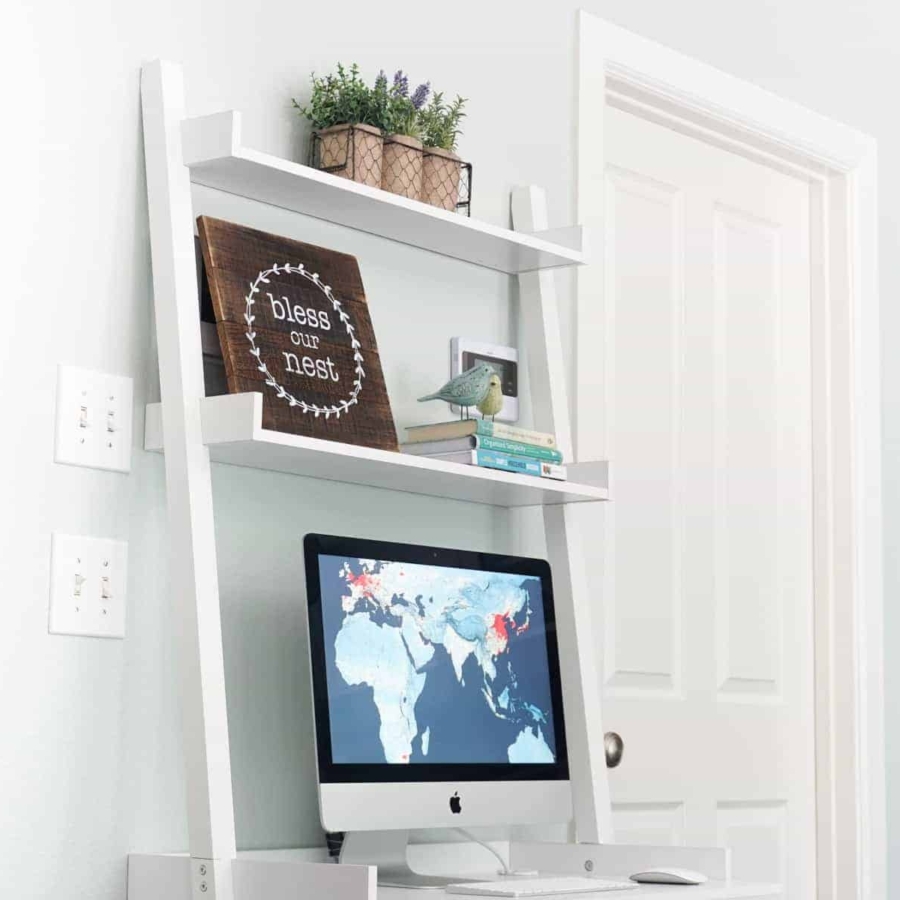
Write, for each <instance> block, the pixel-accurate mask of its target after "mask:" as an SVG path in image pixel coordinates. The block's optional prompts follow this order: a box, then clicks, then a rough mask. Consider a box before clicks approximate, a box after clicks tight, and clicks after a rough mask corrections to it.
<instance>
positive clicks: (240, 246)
mask: <svg viewBox="0 0 900 900" xmlns="http://www.w3.org/2000/svg"><path fill="white" fill-rule="evenodd" d="M198 223H199V232H200V243H201V246H202V248H203V260H204V262H205V264H206V273H207V280H208V282H209V290H210V294H211V296H212V302H213V309H214V310H215V314H216V324H217V329H218V332H219V340H220V341H221V343H222V356H223V358H224V360H225V375H226V377H227V379H228V390H229V391H231V392H232V393H241V392H245V391H257V392H259V393H261V394H262V395H263V427H264V428H268V429H271V430H274V431H287V432H290V433H292V434H303V435H307V436H309V437H317V438H325V439H326V440H331V441H343V442H345V443H350V444H362V445H364V446H367V447H378V448H381V449H384V450H397V433H396V430H395V428H394V417H393V415H392V413H391V406H390V402H389V400H388V395H387V389H386V387H385V384H384V375H383V374H382V371H381V360H380V358H379V355H378V344H377V342H376V340H375V331H374V329H373V328H372V320H371V319H370V317H369V305H368V303H367V301H366V295H365V292H364V290H363V284H362V278H361V276H360V273H359V265H358V263H357V261H356V258H355V257H353V256H348V255H347V254H344V253H336V252H335V251H333V250H325V249H323V248H322V247H314V246H312V245H311V244H301V243H299V242H298V241H292V240H289V239H288V238H283V237H278V236H276V235H272V234H266V233H265V232H262V231H255V230H253V229H251V228H244V227H243V226H240V225H235V224H233V223H231V222H223V221H222V220H220V219H211V218H209V217H207V216H201V217H200V218H199V219H198Z"/></svg>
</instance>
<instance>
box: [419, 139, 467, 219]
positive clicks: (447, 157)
mask: <svg viewBox="0 0 900 900" xmlns="http://www.w3.org/2000/svg"><path fill="white" fill-rule="evenodd" d="M471 198H472V164H471V163H467V162H463V161H462V160H461V159H460V158H459V157H458V156H457V155H456V154H455V153H451V152H450V151H449V150H441V149H440V148H438V147H426V148H425V151H424V155H423V160H422V193H421V194H420V195H419V199H420V200H422V201H423V202H424V203H428V204H430V205H431V206H437V207H438V208H439V209H447V210H451V211H455V212H459V213H462V214H463V215H466V216H468V215H471Z"/></svg>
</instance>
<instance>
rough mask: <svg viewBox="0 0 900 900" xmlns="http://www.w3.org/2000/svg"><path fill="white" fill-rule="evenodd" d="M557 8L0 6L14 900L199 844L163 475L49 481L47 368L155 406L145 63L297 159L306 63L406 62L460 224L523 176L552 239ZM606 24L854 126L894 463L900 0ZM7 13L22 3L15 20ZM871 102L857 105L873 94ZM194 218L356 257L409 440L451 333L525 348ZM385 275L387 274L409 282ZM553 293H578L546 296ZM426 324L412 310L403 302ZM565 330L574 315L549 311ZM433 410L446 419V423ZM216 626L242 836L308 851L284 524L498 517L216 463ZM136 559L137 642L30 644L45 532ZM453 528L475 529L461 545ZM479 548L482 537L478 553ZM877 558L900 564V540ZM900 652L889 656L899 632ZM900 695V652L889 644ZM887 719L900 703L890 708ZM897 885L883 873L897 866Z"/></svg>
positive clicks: (502, 208) (496, 206)
mask: <svg viewBox="0 0 900 900" xmlns="http://www.w3.org/2000/svg"><path fill="white" fill-rule="evenodd" d="M577 5H578V4H577V3H576V2H574V0H555V2H538V0H504V2H484V0H480V2H473V0H455V2H453V3H449V4H448V3H446V2H441V3H429V2H428V0H417V2H413V0H392V2H384V3H363V2H361V0H344V2H342V3H333V4H326V3H297V2H288V0H257V2H255V3H239V2H235V0H218V2H215V3H213V2H205V0H154V2H152V3H150V2H144V3H140V4H138V3H135V2H130V0H124V2H123V0H118V2H117V0H82V2H81V3H77V4H73V3H63V2H49V0H43V2H41V0H35V2H28V0H12V4H11V5H10V3H9V0H8V2H7V3H6V4H5V5H4V12H3V28H2V33H0V59H2V60H3V62H2V63H0V85H2V86H0V100H2V105H0V114H2V115H3V122H4V127H3V135H2V139H0V146H2V150H0V159H2V161H3V162H4V165H3V166H2V168H0V172H2V173H3V178H2V181H0V211H2V213H0V222H2V224H0V228H2V232H0V237H2V243H0V246H2V247H3V250H4V252H3V257H2V258H3V262H4V278H3V281H2V285H3V288H4V290H3V301H4V307H3V313H4V315H3V317H2V319H0V417H2V418H0V423H2V424H0V434H2V436H3V440H2V442H0V462H2V470H0V471H2V477H0V548H2V549H0V588H2V597H3V609H4V610H5V611H6V614H7V619H5V620H3V621H2V624H0V722H2V728H3V731H2V733H0V884H2V885H3V888H2V893H3V894H4V895H8V896H15V897H23V898H26V897H27V898H45V897H46V898H49V897H51V896H52V897H65V898H67V900H69V898H72V900H76V898H90V900H120V898H122V897H123V896H124V867H125V854H126V853H127V852H128V851H129V850H160V849H162V850H165V849H181V848H183V847H184V845H185V842H186V830H185V823H184V820H183V805H182V801H183V782H182V775H181V768H180V759H179V750H178V744H177V733H176V722H177V716H176V704H177V691H178V685H177V679H176V677H175V674H174V672H173V670H172V659H171V648H170V642H169V640H168V637H167V635H166V633H165V628H166V618H167V614H168V613H167V610H168V602H169V600H168V597H167V596H166V592H165V585H166V580H165V524H164V486H163V477H162V463H161V460H160V459H159V458H156V457H153V456H151V455H148V454H145V453H143V451H140V450H136V452H135V458H134V470H133V472H132V474H131V475H130V476H128V477H125V476H119V475H113V474H103V473H93V472H89V471H87V470H80V469H69V468H65V467H59V466H54V465H53V463H52V438H53V392H54V378H55V366H56V364H57V363H58V362H69V363H78V364H81V365H85V366H89V367H95V368H98V369H103V370H109V371H115V372H122V373H126V374H130V375H133V376H134V377H135V379H136V386H137V392H136V400H137V401H138V403H139V404H141V403H142V402H143V401H144V400H145V399H146V398H147V397H148V396H153V394H154V392H155V379H154V375H153V367H154V361H153V359H152V357H151V352H150V333H151V332H150V326H151V317H152V313H151V294H150V262H149V249H148V240H147V225H146V200H145V196H144V174H143V164H142V156H141V154H142V143H141V133H140V103H139V92H138V74H139V67H140V65H141V63H142V62H143V61H145V60H148V59H151V58H153V57H156V56H164V57H168V58H171V59H175V60H180V61H182V62H183V63H184V65H185V79H186V85H187V94H188V97H187V100H188V111H189V112H190V113H193V114H199V113H205V112H211V111H215V110H217V109H221V108H238V109H242V110H243V111H244V123H245V125H244V127H245V135H246V139H247V141H248V143H250V144H251V145H252V146H255V147H258V148H260V149H263V150H268V151H271V152H275V153H278V154H283V155H287V154H294V155H298V154H299V153H300V152H301V144H300V142H299V135H300V130H299V128H298V125H297V121H296V119H295V117H294V115H293V114H292V112H291V109H290V102H289V98H290V97H291V96H292V94H296V93H297V92H303V91H304V90H305V89H306V86H307V75H308V72H309V70H310V69H312V68H316V69H319V70H322V69H325V68H327V67H330V66H331V65H332V64H333V63H334V62H335V61H336V60H338V59H342V60H344V61H346V62H349V61H353V60H356V61H358V62H359V63H360V65H361V66H362V68H363V70H364V72H365V73H366V74H367V75H368V76H372V75H374V73H375V72H376V71H377V69H379V68H381V67H384V68H385V69H387V70H391V69H393V68H395V67H397V66H403V67H404V68H406V69H407V70H409V71H410V72H411V74H412V76H413V78H430V79H431V80H432V81H433V83H434V84H436V85H437V86H439V87H443V88H445V89H446V90H448V91H450V92H455V91H459V92H461V93H463V94H464V95H465V96H467V97H470V98H471V104H470V116H469V118H468V120H467V123H466V137H465V139H464V142H463V145H462V146H463V151H464V153H465V154H466V155H467V156H468V157H470V158H472V159H473V160H475V162H476V181H475V185H476V194H475V197H476V200H475V214H476V215H477V216H479V217H482V218H485V219H489V220H492V221H495V222H500V223H505V222H506V221H507V196H508V189H509V188H510V187H511V186H512V185H514V184H516V183H521V182H539V183H542V184H543V185H545V186H546V187H547V188H548V189H549V191H550V212H551V219H552V222H553V223H554V224H563V223H566V222H567V221H568V220H569V218H570V211H571V209H572V199H573V198H572V184H573V179H572V159H571V157H572V149H573V143H572V129H573V117H572V100H573V85H574V61H573V46H574V36H575V25H574V12H573V11H574V9H575V7H576V6H577ZM584 5H585V6H587V7H589V8H590V9H591V10H592V11H594V12H596V13H598V14H600V15H603V16H605V17H607V18H609V19H612V20H613V21H616V22H617V23H619V24H622V25H625V26H626V27H629V28H632V29H633V30H635V31H638V32H641V33H643V34H645V35H647V36H649V37H652V38H655V39H658V40H660V41H663V42H664V43H667V44H669V45H671V46H673V47H675V48H676V49H678V50H681V51H683V52H686V53H689V54H692V55H695V56H697V57H699V58H701V59H703V60H705V61H707V62H710V63H712V64H714V65H717V66H719V67H720V68H723V69H725V70H727V71H730V72H732V73H734V74H736V75H738V76H741V77H744V78H747V79H750V80H753V81H755V82H757V83H759V84H762V85H763V86H765V87H768V88H770V89H772V90H773V91H776V92H779V93H782V94H784V95H786V96H789V97H791V98H793V99H795V100H798V101H800V102H802V103H805V104H807V105H809V106H811V107H813V108H815V109H817V110H819V111H821V112H824V113H826V114H828V115H831V116H833V117H835V118H837V119H841V120H843V121H846V122H848V123H850V124H853V125H856V126H858V127H860V128H862V129H864V130H867V131H869V132H871V133H872V134H874V135H875V136H876V137H877V138H878V139H879V141H880V151H881V159H882V168H881V185H882V189H883V205H882V216H881V218H882V250H883V260H884V263H883V298H884V301H883V306H884V309H883V315H882V322H883V328H884V347H885V362H884V368H885V379H884V384H885V395H884V409H885V451H886V452H885V459H886V461H891V460H892V459H893V458H894V457H895V456H896V454H897V451H898V449H900V355H898V354H897V353H895V352H892V351H893V345H894V343H895V342H896V339H897V337H898V336H900V309H898V306H897V304H896V303H895V302H894V298H895V297H896V296H897V292H898V287H900V283H898V276H897V267H896V262H895V259H896V249H895V248H896V246H897V242H898V237H900V214H898V213H897V212H896V211H895V207H896V204H897V202H898V200H900V172H898V167H897V166H896V164H895V163H894V160H895V159H897V157H898V156H900V123H898V117H897V114H896V112H895V110H894V106H895V102H894V96H893V94H894V92H893V90H892V89H891V87H890V86H891V85H893V84H896V83H898V82H900V56H898V55H897V53H896V49H895V47H896V33H897V30H898V26H900V12H898V11H897V9H896V6H895V5H894V4H891V3H889V2H887V0H877V2H876V0H868V2H864V3H859V2H855V3H850V2H849V0H845V2H844V3H834V2H831V0H815V2H814V0H779V2H774V0H762V2H761V0H752V2H749V0H741V2H737V0H731V2H727V3H722V2H720V0H683V2H681V3H677V4H674V3H664V2H661V0H656V2H653V0H606V2H604V0H586V2H585V3H584ZM10 6H11V8H10ZM864 92H871V95H867V94H866V93H864ZM197 199H198V203H199V204H200V205H201V207H202V209H203V210H204V211H206V212H211V213H217V212H218V213H219V214H222V215H226V216H230V217H232V218H236V219H239V220H242V221H246V222H248V223H249V224H254V225H260V226H262V227H269V228H271V229H273V230H281V231H283V232H284V233H289V234H295V235H296V236H297V237H300V238H305V239H310V240H314V241H319V242H321V243H326V244H328V245H330V246H335V247H337V248H339V249H345V250H349V251H351V252H354V253H356V254H357V255H358V256H359V258H360V263H361V266H362V270H363V276H364V279H365V282H366V286H367V292H368V295H369V299H370V302H371V305H372V309H373V317H374V320H375V325H376V328H377V331H378V335H379V340H380V344H381V350H382V356H383V359H384V362H385V369H386V377H387V381H388V387H389V389H390V391H391V393H392V397H393V401H394V407H395V414H396V417H397V419H398V422H399V423H401V424H403V423H406V422H409V421H411V420H412V419H413V418H415V416H417V415H420V414H421V413H420V411H418V410H415V409H414V408H413V405H412V403H411V398H412V397H414V396H416V393H417V390H418V388H419V387H421V386H422V385H423V384H428V383H431V382H436V381H438V380H439V379H440V377H441V376H442V375H443V374H444V368H445V365H446V363H445V360H446V341H447V339H448V338H449V337H450V335H451V334H456V333H463V334H466V333H469V334H474V335H479V336H487V337H497V338H506V337H508V336H509V335H510V334H511V333H513V331H512V329H513V324H512V322H511V312H510V309H509V299H510V286H509V284H508V283H507V282H506V281H505V280H504V279H500V278H497V277H495V276H491V275H489V274H485V273H483V272H478V271H476V270H470V269H467V268H466V267H462V266H457V267H453V266H451V265H450V264H449V263H446V262H443V261H440V260H438V259H437V258H435V257H430V256H427V255H423V254H419V253H416V252H414V251H410V250H404V249H401V248H392V247H390V246H388V245H385V244H383V243H381V242H379V241H377V240H376V239H373V238H367V237H364V236H360V235H352V234H348V233H345V232H341V231H339V230H337V229H332V228H330V227H329V226H325V225H322V224H320V223H313V222H308V221H303V220H298V219H296V218H291V217H288V216H285V215H282V214H278V213H273V212H271V211H265V210H262V209H260V208H258V207H257V208H251V206H250V205H248V204H240V203H237V202H236V201H232V200H223V198H221V197H216V196H215V195H213V194H212V192H205V191H198V194H197ZM398 272H402V273H403V277H402V278H400V277H398V274H397V273H398ZM561 282H562V285H563V287H564V288H565V287H566V286H567V284H568V282H567V281H566V279H565V278H562V279H561ZM413 305H414V306H415V309H416V311H417V312H416V315H415V316H414V317H410V316H409V315H408V313H407V311H408V309H409V308H410V307H411V306H413ZM566 320H567V321H568V313H567V314H566ZM437 413H438V411H437V410H434V411H433V414H435V415H437ZM885 476H886V477H885V487H886V492H887V494H886V507H885V523H886V533H887V535H888V538H887V554H886V559H887V564H888V571H887V597H888V603H887V610H886V613H887V625H886V630H887V639H888V640H890V637H891V636H893V637H894V639H895V640H896V638H897V637H900V613H898V612H897V611H896V609H895V607H894V605H893V604H892V603H891V602H890V600H891V599H892V598H893V597H894V596H896V594H897V591H898V588H900V569H898V564H897V559H896V557H897V553H896V548H895V544H894V542H893V535H895V534H897V533H898V528H900V473H896V472H895V471H894V469H893V468H892V467H891V466H890V465H888V466H887V471H886V473H885ZM215 491H216V504H217V509H218V512H219V514H220V515H219V523H220V524H219V529H220V532H219V540H220V547H221V549H222V556H221V567H222V579H221V582H222V586H223V621H224V627H225V650H226V659H227V665H228V687H229V691H230V697H229V703H230V706H231V711H232V713H233V714H234V715H233V719H234V724H233V727H232V746H233V756H234V778H235V797H236V815H237V825H238V831H239V835H238V836H239V841H240V843H241V845H243V846H263V845H268V846H278V845H291V844H297V843H306V844H310V843H315V842H316V841H317V840H318V839H319V835H318V830H317V826H316V821H315V804H314V798H313V794H312V791H311V786H310V781H309V779H310V778H311V776H312V771H311V747H310V734H309V710H308V708H307V701H306V683H305V675H304V661H303V660H302V659H301V658H300V657H299V656H298V655H297V654H296V653H295V647H296V646H297V645H301V646H302V637H303V636H302V633H301V630H300V629H301V626H300V614H299V605H300V603H301V602H302V596H301V591H300V587H299V584H298V581H299V567H298V563H297V560H298V550H299V536H301V535H302V534H303V533H304V531H306V530H308V529H309V528H310V527H316V528H320V529H333V530H337V531H351V532H357V533H364V532H371V531H373V530H376V529H377V530H378V532H379V533H381V534H386V535H387V536H389V537H396V538H404V537H405V538H414V539H418V540H433V541H435V542H447V543H465V544H471V545H477V544H482V545H484V544H490V542H492V541H493V540H497V541H500V542H502V540H503V534H502V532H503V520H502V519H501V518H500V517H499V516H497V515H496V514H494V513H491V512H489V511H487V510H480V509H472V508H470V507H468V506H466V505H460V504H454V503H449V502H448V503H445V504H441V505H440V507H439V508H438V515H437V516H435V515H434V512H435V509H436V507H435V505H433V504H432V503H431V502H429V501H426V500H423V499H421V498H413V497H407V498H400V499H398V498H395V497H390V498H388V497H385V496H383V495H381V494H379V493H378V492H374V491H353V490H351V489H349V488H339V487H333V486H323V485H319V484H315V483H310V482H307V481H305V480H302V479H291V478H288V477H281V476H275V475H269V474H263V473H256V472H250V471H240V470H227V469H217V471H216V474H215ZM55 530H59V531H72V532H75V533H86V534H92V533H93V534H98V535H109V536H114V537H121V538H126V539H128V540H129V542H130V553H131V555H130V561H131V571H130V585H129V588H130V597H129V604H128V606H129V609H128V615H129V623H128V638H127V640H126V641H125V642H124V643H118V642H102V641H92V640H79V639H71V638H59V637H51V636H48V635H47V633H46V615H47V608H46V607H47V580H48V577H47V561H48V558H49V538H50V534H51V532H53V531H55ZM461 535H464V537H461ZM495 535H496V537H495ZM892 551H894V552H892ZM888 646H889V647H890V646H891V644H888ZM887 663H888V666H889V671H888V676H889V679H890V683H889V687H888V690H889V697H892V696H894V694H895V693H896V691H898V690H900V659H898V655H897V654H890V653H889V654H888V655H887ZM895 707H896V705H895ZM888 716H889V718H888V754H889V760H890V765H891V768H890V771H889V790H890V797H889V806H890V808H891V811H892V825H893V828H892V831H891V838H892V849H893V853H892V855H893V856H894V857H895V858H898V859H900V717H898V716H897V715H896V713H892V712H891V710H890V709H889V711H888ZM892 875H893V883H894V885H895V888H894V891H895V892H897V891H900V864H895V870H894V872H893V873H892Z"/></svg>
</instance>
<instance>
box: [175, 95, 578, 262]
mask: <svg viewBox="0 0 900 900" xmlns="http://www.w3.org/2000/svg"><path fill="white" fill-rule="evenodd" d="M240 122H241V120H240V114H239V113H237V112H234V111H229V112H222V113H216V114H214V115H211V116H202V117H200V118H195V119H186V120H185V121H184V122H183V123H182V129H181V132H182V157H183V159H184V163H185V165H186V166H188V168H189V169H190V173H191V181H192V182H193V183H194V184H202V185H205V186H206V187H211V188H216V189H217V190H220V191H225V192H227V193H229V194H235V195H237V196H240V197H248V198H250V199H251V200H258V201H260V202H262V203H268V204H270V205H271V206H277V207H281V208H283V209H289V210H293V211H294V212H299V213H303V214H304V215H307V216H313V217H314V218H317V219H325V220H327V221H329V222H335V223H337V224H339V225H345V226H347V227H349V228H355V229H357V230H358V231H365V232H367V233H369V234H376V235H379V236H381V237H385V238H389V239H390V240H393V241H398V242H400V243H402V244H409V245H410V246H413V247H419V248H420V249H423V250H430V251H432V252H434V253H439V254H441V255H443V256H449V257H452V258H454V259H459V260H462V261H465V262H469V263H473V264H475V265H478V266H484V267H485V268H488V269H495V270H497V271H500V272H506V273H508V274H511V275H514V274H518V273H520V272H530V271H534V270H537V269H552V268H558V267H560V266H572V265H581V264H583V263H584V262H585V255H584V251H583V248H582V242H583V232H582V229H581V228H580V227H573V228H560V229H554V230H552V231H548V232H546V233H544V234H536V235H535V234H522V233H520V232H515V231H512V230H510V229H506V228H500V227H498V226H496V225H491V224H489V223H487V222H479V221H478V220H477V219H471V218H468V217H465V216H461V215H458V214H456V213H452V212H448V211H447V210H443V209H437V208H436V207H433V206H429V205H428V204H425V203H420V202H419V201H417V200H409V199H407V198H405V197H399V196H397V195H396V194H391V193H388V192H387V191H382V190H379V189H377V188H371V187H368V186H366V185H364V184H357V183H356V182H353V181H350V180H348V179H346V178H339V177H338V176H336V175H332V174H330V173H328V172H320V171H319V170H317V169H313V168H310V167H309V166H303V165H300V164H299V163H295V162H290V161H288V160H284V159H279V158H278V157H276V156H271V155H269V154H267V153H260V152H259V151H256V150H250V149H248V148H246V147H243V146H241V134H240V131H241V127H240Z"/></svg>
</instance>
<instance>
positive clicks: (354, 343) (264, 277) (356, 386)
mask: <svg viewBox="0 0 900 900" xmlns="http://www.w3.org/2000/svg"><path fill="white" fill-rule="evenodd" d="M281 274H285V275H289V274H290V275H302V276H303V277H304V278H305V279H306V280H307V281H311V282H312V283H313V284H314V285H315V286H316V287H317V288H318V289H319V290H320V291H321V292H322V293H323V294H324V295H325V296H326V297H327V298H328V300H329V301H330V302H331V306H332V308H333V309H334V311H335V312H336V313H337V315H338V317H339V318H340V320H341V322H343V324H344V328H346V329H347V334H348V335H349V336H350V346H351V347H352V348H353V359H354V360H355V362H356V366H355V370H354V371H355V372H356V378H355V379H354V381H353V392H352V393H351V394H350V397H349V398H348V399H347V400H344V401H342V402H341V403H338V404H336V405H334V406H316V405H315V404H314V403H307V402H306V401H305V400H298V399H297V398H296V397H295V396H294V395H293V394H291V393H290V392H289V391H287V390H285V388H284V387H283V386H282V385H280V384H279V383H278V381H277V380H276V379H275V376H274V375H272V373H271V372H270V371H269V367H268V366H267V365H266V363H265V361H264V360H263V359H261V358H260V349H259V347H257V346H256V332H255V331H254V330H253V323H254V322H255V321H256V316H254V315H253V307H254V305H255V304H256V299H255V297H256V294H258V293H259V286H260V284H270V281H269V277H268V276H269V275H281ZM244 299H245V300H246V301H247V308H246V311H245V313H244V321H245V322H246V323H247V331H246V333H245V336H246V338H247V340H248V341H250V355H251V356H252V357H253V358H254V359H255V360H256V367H257V368H258V369H259V371H260V372H262V373H263V375H265V376H266V384H267V385H268V386H269V387H271V388H274V389H275V393H276V394H277V396H278V398H279V399H281V400H284V401H286V402H287V403H289V404H290V405H291V406H299V407H300V408H301V409H302V410H303V412H305V413H308V412H309V413H313V414H315V417H316V418H317V419H318V418H319V416H320V415H323V414H324V416H325V418H326V419H329V418H331V416H335V417H336V418H338V419H339V418H340V417H341V413H347V412H349V411H350V407H351V406H356V404H357V403H358V402H359V399H358V398H359V392H360V391H361V390H362V380H363V378H365V377H366V373H365V371H363V365H362V364H363V356H362V353H360V352H359V348H360V343H359V341H358V340H357V339H356V331H355V330H354V328H353V325H351V324H350V317H349V316H348V315H347V313H346V312H344V310H343V309H342V308H341V304H340V301H339V300H338V299H337V297H335V296H334V294H333V293H332V290H331V288H330V287H329V286H328V285H327V284H323V283H322V281H321V279H320V278H319V276H318V274H316V273H315V272H307V271H306V269H305V268H304V266H303V264H302V263H300V264H298V265H296V266H292V265H290V263H285V264H284V265H283V266H279V265H278V263H274V264H273V265H272V268H270V269H263V271H262V272H260V273H259V275H257V276H256V281H254V282H253V284H251V285H250V293H249V294H247V296H246V297H245V298H244Z"/></svg>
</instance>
